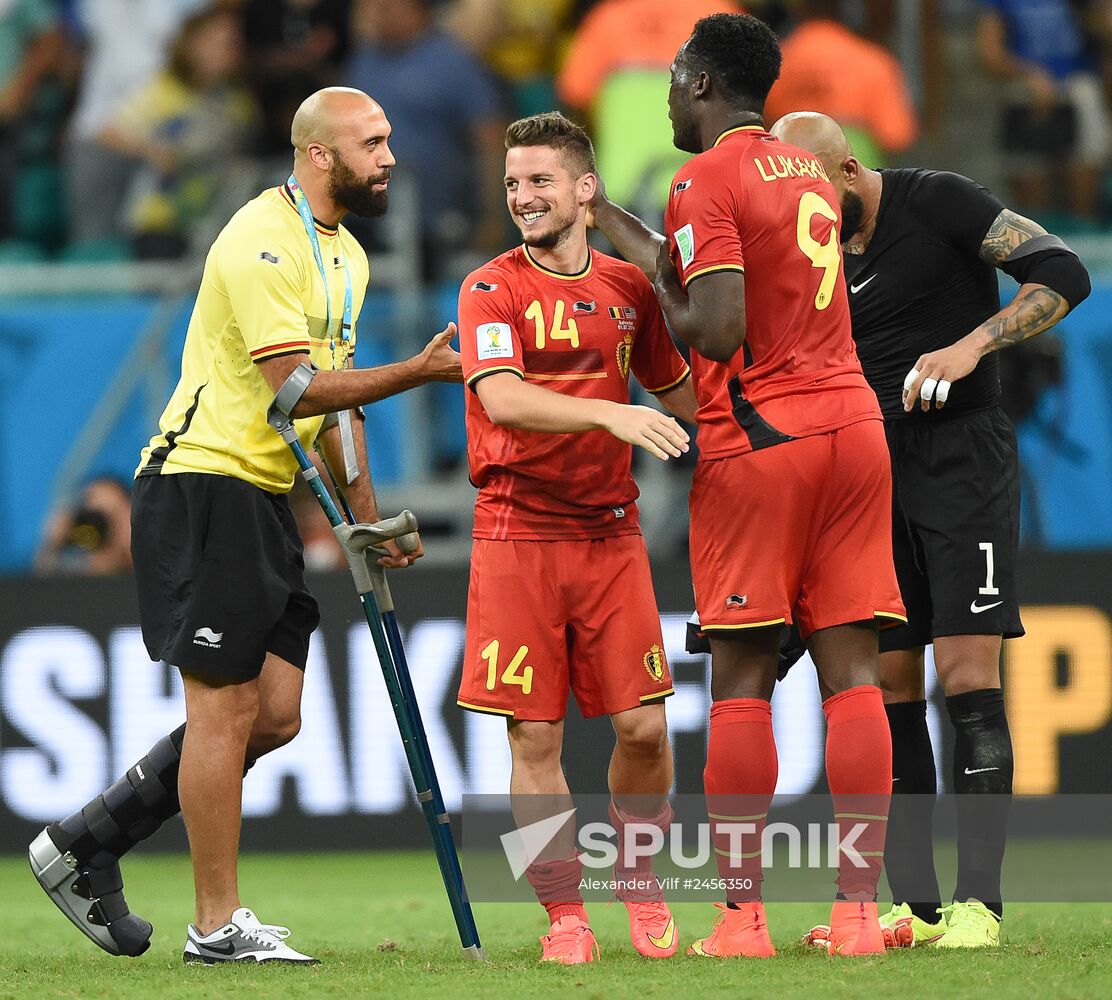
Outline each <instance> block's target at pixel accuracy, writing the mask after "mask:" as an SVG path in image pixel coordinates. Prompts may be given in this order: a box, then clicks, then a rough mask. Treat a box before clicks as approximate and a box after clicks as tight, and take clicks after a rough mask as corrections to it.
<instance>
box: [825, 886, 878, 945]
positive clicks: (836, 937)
mask: <svg viewBox="0 0 1112 1000" xmlns="http://www.w3.org/2000/svg"><path fill="white" fill-rule="evenodd" d="M827 948H828V950H829V952H830V954H831V955H883V954H884V933H883V932H882V931H881V929H880V919H879V917H878V916H877V909H876V903H862V902H853V901H852V900H847V899H836V900H835V901H834V905H833V906H832V907H831V909H830V936H829V941H828V945H827Z"/></svg>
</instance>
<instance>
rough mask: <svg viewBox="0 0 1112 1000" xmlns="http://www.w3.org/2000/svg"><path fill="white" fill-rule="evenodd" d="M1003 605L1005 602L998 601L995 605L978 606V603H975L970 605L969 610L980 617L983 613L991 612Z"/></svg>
mask: <svg viewBox="0 0 1112 1000" xmlns="http://www.w3.org/2000/svg"><path fill="white" fill-rule="evenodd" d="M1003 603H1004V602H1003V601H997V602H996V603H995V604H978V603H977V602H976V601H973V602H972V603H971V604H970V605H969V610H970V611H972V612H973V614H975V615H979V614H980V613H981V612H982V611H991V610H992V609H993V608H998V607H1000V605H1001V604H1003Z"/></svg>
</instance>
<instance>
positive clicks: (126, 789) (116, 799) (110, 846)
mask: <svg viewBox="0 0 1112 1000" xmlns="http://www.w3.org/2000/svg"><path fill="white" fill-rule="evenodd" d="M184 739H185V726H184V725H182V726H179V727H178V728H177V729H175V730H174V731H173V732H172V733H170V735H169V736H164V737H162V739H160V740H159V741H158V742H157V743H156V744H155V745H154V746H153V747H151V749H150V750H148V751H147V755H146V756H145V757H144V758H143V759H142V760H140V761H139V762H138V763H136V764H135V765H134V766H133V767H131V768H129V769H128V772H127V774H125V775H124V776H123V777H122V778H120V780H119V781H117V782H116V783H115V784H114V785H112V786H111V787H109V788H108V789H107V790H106V791H104V792H103V793H102V794H100V795H98V796H97V797H96V798H95V799H93V800H92V801H91V802H89V803H88V804H87V805H86V806H84V808H82V810H81V811H80V812H76V813H74V814H73V815H72V816H67V817H66V818H65V819H64V820H62V821H61V822H60V823H54V824H52V825H51V826H50V827H49V828H48V831H49V833H50V839H51V840H53V841H54V844H55V846H56V847H57V848H58V849H59V850H60V851H69V852H70V853H72V854H73V856H74V857H75V858H76V859H77V862H78V864H81V865H89V866H90V867H93V868H108V867H111V866H112V865H114V864H115V863H116V862H117V861H118V860H119V859H120V858H121V857H123V855H124V854H126V853H127V852H128V851H129V850H131V848H133V847H134V846H135V845H136V844H137V843H139V841H141V840H146V839H147V838H148V837H149V836H150V835H151V834H153V833H154V832H155V831H156V830H157V829H158V828H159V827H160V826H162V824H163V823H165V822H166V820H168V819H169V818H170V817H171V816H174V815H176V814H177V813H178V812H180V811H181V805H180V804H179V802H178V765H179V764H180V763H181V747H182V742H183V741H184Z"/></svg>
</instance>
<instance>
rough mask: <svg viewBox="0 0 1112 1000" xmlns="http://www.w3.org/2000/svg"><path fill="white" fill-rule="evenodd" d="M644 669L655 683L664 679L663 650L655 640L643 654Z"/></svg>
mask: <svg viewBox="0 0 1112 1000" xmlns="http://www.w3.org/2000/svg"><path fill="white" fill-rule="evenodd" d="M645 669H646V670H647V671H648V672H649V676H650V677H651V678H652V679H653V680H654V681H656V682H657V683H663V681H664V650H663V649H661V648H660V647H659V646H658V645H657V644H656V643H655V642H654V643H653V644H652V648H650V649H649V651H648V652H647V653H646V654H645Z"/></svg>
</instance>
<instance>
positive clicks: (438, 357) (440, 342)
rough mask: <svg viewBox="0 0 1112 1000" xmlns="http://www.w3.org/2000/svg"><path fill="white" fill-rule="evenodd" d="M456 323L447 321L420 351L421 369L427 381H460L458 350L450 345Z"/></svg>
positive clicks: (461, 375)
mask: <svg viewBox="0 0 1112 1000" xmlns="http://www.w3.org/2000/svg"><path fill="white" fill-rule="evenodd" d="M455 335H456V324H455V323H449V324H448V325H447V326H446V327H444V329H443V330H441V331H440V332H439V333H438V334H437V335H436V336H435V337H433V338H432V340H430V341H429V342H428V344H427V345H425V349H424V350H423V351H422V352H421V353H420V355H419V360H420V362H421V371H422V372H423V373H424V376H425V380H426V381H427V382H462V381H463V368H462V366H461V365H460V359H459V351H457V350H455V349H454V348H453V347H452V338H453V337H455Z"/></svg>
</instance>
